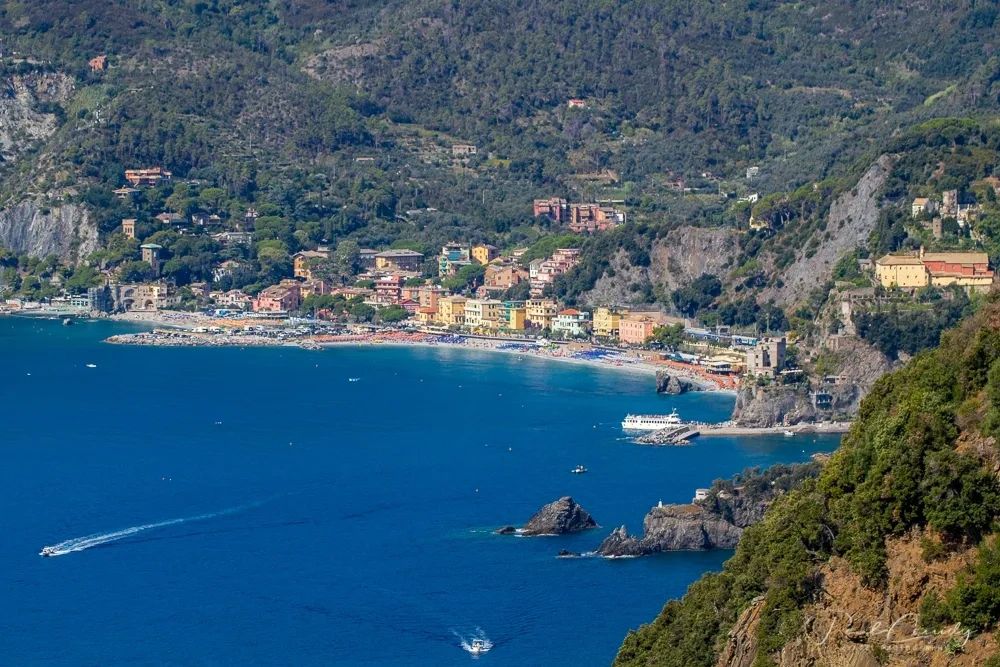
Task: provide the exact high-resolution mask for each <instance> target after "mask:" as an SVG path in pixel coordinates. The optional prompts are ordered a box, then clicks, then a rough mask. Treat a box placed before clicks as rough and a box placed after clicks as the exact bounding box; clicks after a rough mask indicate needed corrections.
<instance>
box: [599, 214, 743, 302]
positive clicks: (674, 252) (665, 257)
mask: <svg viewBox="0 0 1000 667" xmlns="http://www.w3.org/2000/svg"><path fill="white" fill-rule="evenodd" d="M739 234H740V232H739V231H737V230H735V229H732V228H728V227H694V226H691V227H679V228H677V229H675V230H672V231H671V232H669V234H668V235H667V236H666V238H663V239H659V240H657V241H656V242H655V243H653V247H652V248H650V251H649V259H650V264H649V267H640V266H633V265H632V263H631V262H629V258H628V253H627V252H625V251H624V250H621V251H619V252H618V253H617V254H616V255H615V256H614V257H612V258H611V262H610V264H611V266H610V270H609V271H607V272H606V273H605V274H604V275H603V276H601V278H600V279H598V281H597V282H596V283H595V284H594V287H593V289H591V290H590V291H589V292H587V293H585V294H583V295H581V301H582V302H583V303H585V304H587V305H590V306H600V305H606V304H609V303H616V304H628V303H634V302H635V299H636V297H637V295H638V293H636V292H635V291H634V290H633V289H632V286H633V285H635V284H637V283H639V284H641V283H643V282H644V281H646V280H649V281H650V282H652V283H653V284H654V285H658V286H661V287H662V288H663V289H664V290H665V291H668V292H669V291H673V290H676V289H679V288H681V287H683V286H684V285H687V284H689V283H690V282H691V281H692V280H694V279H695V278H697V277H698V276H700V275H701V274H703V273H709V274H712V275H725V273H726V272H727V268H726V267H727V266H728V264H729V262H730V260H731V259H732V258H733V257H735V256H736V254H737V252H738V249H739V243H738V239H739Z"/></svg>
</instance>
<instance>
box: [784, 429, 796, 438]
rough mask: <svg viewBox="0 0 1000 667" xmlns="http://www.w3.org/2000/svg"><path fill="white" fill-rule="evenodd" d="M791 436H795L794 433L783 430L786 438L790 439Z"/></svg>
mask: <svg viewBox="0 0 1000 667" xmlns="http://www.w3.org/2000/svg"><path fill="white" fill-rule="evenodd" d="M793 435H795V431H789V430H788V429H785V437H786V438H791V437H792V436H793Z"/></svg>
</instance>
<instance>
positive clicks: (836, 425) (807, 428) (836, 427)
mask: <svg viewBox="0 0 1000 667" xmlns="http://www.w3.org/2000/svg"><path fill="white" fill-rule="evenodd" d="M851 424H852V422H809V423H804V424H795V425H793V426H739V425H736V424H729V423H724V424H701V425H699V426H698V434H699V435H702V436H713V435H729V436H732V435H782V434H791V435H810V434H817V433H847V432H848V431H849V430H851Z"/></svg>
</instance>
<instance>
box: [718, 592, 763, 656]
mask: <svg viewBox="0 0 1000 667" xmlns="http://www.w3.org/2000/svg"><path fill="white" fill-rule="evenodd" d="M764 605H765V599H764V596H763V595H760V596H757V597H755V598H754V599H753V600H751V601H750V606H748V607H747V608H746V609H744V610H743V613H742V614H740V617H739V618H738V619H736V623H734V624H733V627H732V629H731V630H730V631H729V635H728V636H727V637H726V645H725V646H723V647H722V652H721V653H720V654H719V660H718V662H716V663H715V667H753V663H754V661H755V660H756V659H757V627H758V626H759V625H760V617H761V614H763V613H764Z"/></svg>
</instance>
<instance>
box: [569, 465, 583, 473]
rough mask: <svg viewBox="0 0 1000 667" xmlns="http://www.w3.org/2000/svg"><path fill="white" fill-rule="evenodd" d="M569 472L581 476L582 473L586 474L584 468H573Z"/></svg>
mask: <svg viewBox="0 0 1000 667" xmlns="http://www.w3.org/2000/svg"><path fill="white" fill-rule="evenodd" d="M570 472H571V473H573V474H574V475H582V474H583V473H585V472H587V467H586V466H577V467H575V468H573V469H572V470H570Z"/></svg>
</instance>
